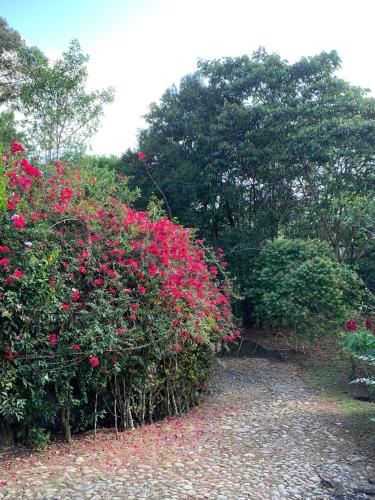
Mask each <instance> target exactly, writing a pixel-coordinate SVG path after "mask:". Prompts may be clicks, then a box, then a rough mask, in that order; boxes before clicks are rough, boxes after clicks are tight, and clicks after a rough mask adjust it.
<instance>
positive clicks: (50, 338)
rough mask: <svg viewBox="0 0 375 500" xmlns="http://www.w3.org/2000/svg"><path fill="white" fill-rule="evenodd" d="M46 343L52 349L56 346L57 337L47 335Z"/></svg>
mask: <svg viewBox="0 0 375 500" xmlns="http://www.w3.org/2000/svg"><path fill="white" fill-rule="evenodd" d="M48 342H49V343H50V345H51V346H53V347H54V346H55V345H56V344H57V335H56V333H51V335H49V337H48Z"/></svg>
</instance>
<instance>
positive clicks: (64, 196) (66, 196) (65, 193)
mask: <svg viewBox="0 0 375 500" xmlns="http://www.w3.org/2000/svg"><path fill="white" fill-rule="evenodd" d="M73 195H74V192H73V189H70V188H65V189H62V190H61V191H60V199H61V200H62V201H69V200H71V199H72V198H73Z"/></svg>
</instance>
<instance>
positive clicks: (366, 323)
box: [346, 317, 375, 335]
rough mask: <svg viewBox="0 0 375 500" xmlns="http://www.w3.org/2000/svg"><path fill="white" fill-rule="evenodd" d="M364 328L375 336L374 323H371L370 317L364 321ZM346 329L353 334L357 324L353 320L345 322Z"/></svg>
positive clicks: (357, 327) (357, 326)
mask: <svg viewBox="0 0 375 500" xmlns="http://www.w3.org/2000/svg"><path fill="white" fill-rule="evenodd" d="M364 326H365V328H366V329H367V330H372V331H373V333H374V335H375V323H373V321H372V318H371V317H367V318H366V319H365V321H364ZM346 329H347V330H348V331H350V332H355V331H357V330H358V329H359V324H358V322H357V321H356V320H355V319H349V320H348V321H347V322H346Z"/></svg>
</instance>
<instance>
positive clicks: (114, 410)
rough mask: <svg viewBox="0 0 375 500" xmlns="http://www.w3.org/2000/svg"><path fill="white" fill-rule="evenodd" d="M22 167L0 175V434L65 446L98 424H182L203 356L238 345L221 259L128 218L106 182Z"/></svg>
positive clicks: (16, 150) (15, 150) (15, 163)
mask: <svg viewBox="0 0 375 500" xmlns="http://www.w3.org/2000/svg"><path fill="white" fill-rule="evenodd" d="M23 153H24V152H23V148H22V146H20V145H17V144H13V145H12V148H11V152H10V154H4V155H3V162H2V164H1V166H0V224H1V242H0V245H1V246H0V328H1V332H2V335H1V338H0V356H1V361H0V379H1V381H2V384H1V389H0V433H1V428H2V429H3V433H4V432H5V429H8V431H9V430H12V429H13V430H14V429H15V430H17V432H18V435H19V436H20V437H21V438H23V439H25V440H28V439H29V440H30V436H31V434H30V432H31V429H34V430H33V433H32V435H43V430H46V431H49V430H53V431H60V430H63V431H64V432H65V435H66V437H67V439H70V435H71V429H73V431H78V430H82V429H86V428H88V427H90V426H95V427H96V422H97V420H98V418H104V419H106V418H107V419H108V418H109V415H111V414H113V415H114V417H113V418H114V422H115V425H116V427H117V426H122V427H123V428H128V427H130V428H131V427H133V426H134V425H135V424H136V423H144V422H146V421H152V420H153V419H154V418H161V417H164V416H167V415H172V414H176V413H179V412H181V411H184V410H186V409H187V408H188V407H189V406H190V405H192V404H194V403H196V401H197V399H198V396H199V392H200V389H201V388H202V387H203V386H204V384H205V382H206V380H207V376H208V374H209V371H210V365H211V361H212V357H213V350H214V345H215V344H216V343H217V342H220V341H224V342H230V341H232V340H234V339H235V338H236V337H237V336H238V332H235V331H234V329H233V323H232V315H231V311H230V305H229V299H228V297H229V295H230V293H231V286H230V283H227V282H225V281H223V280H222V281H219V276H222V277H223V276H225V274H226V273H225V272H224V271H223V272H222V268H221V258H222V257H221V256H222V254H221V253H220V255H216V254H214V253H213V252H212V253H211V254H210V255H208V254H207V253H206V252H205V249H204V247H203V242H202V241H197V240H194V235H193V233H192V232H191V231H190V230H188V229H185V228H183V227H181V226H178V225H176V224H174V223H172V222H171V221H170V220H168V219H167V218H165V217H163V216H157V215H156V214H155V213H153V215H148V214H147V213H145V212H135V211H133V210H132V209H131V208H130V206H129V203H128V202H127V201H126V198H128V199H129V198H131V196H132V194H131V193H130V192H129V191H128V190H127V188H126V184H124V183H125V182H126V181H125V180H121V179H116V177H115V176H114V174H112V173H111V172H109V171H105V170H103V171H101V172H100V173H99V172H94V175H96V177H95V176H94V175H93V172H92V171H90V170H89V169H86V170H80V169H78V168H74V169H73V168H70V167H69V166H68V165H66V164H64V163H61V162H57V163H55V164H54V165H53V166H52V167H48V166H43V171H42V169H40V168H38V167H35V166H34V165H31V163H30V162H29V161H28V160H27V159H26V158H25V157H24V156H23ZM207 259H208V260H209V261H210V266H208V265H207V264H206V262H207ZM35 429H39V430H38V431H35Z"/></svg>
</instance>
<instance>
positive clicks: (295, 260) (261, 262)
mask: <svg viewBox="0 0 375 500" xmlns="http://www.w3.org/2000/svg"><path fill="white" fill-rule="evenodd" d="M248 293H249V295H250V297H251V298H252V300H253V302H254V307H255V314H256V316H257V318H258V319H259V320H261V321H265V322H273V323H275V322H276V323H278V324H282V325H285V326H288V327H291V328H293V329H294V331H295V332H296V333H298V334H301V335H304V336H306V337H307V338H310V339H312V338H314V337H316V336H317V335H323V334H328V333H331V332H333V331H335V330H337V328H338V327H339V326H340V324H342V323H343V321H344V320H345V319H346V318H347V317H348V315H349V314H350V311H351V310H352V309H353V308H354V307H355V305H356V304H357V302H358V301H359V300H360V299H361V296H362V282H361V280H360V279H359V277H358V276H357V275H356V273H355V272H354V271H353V270H351V269H350V268H349V267H347V266H345V265H342V264H340V263H339V262H337V260H336V259H335V258H334V256H333V254H332V251H331V249H330V247H329V246H328V244H326V243H325V242H321V241H318V240H300V239H294V240H289V239H277V240H275V241H273V242H269V243H267V244H266V245H265V247H264V248H263V249H262V251H261V253H260V256H259V258H258V261H257V265H256V269H255V273H254V281H253V285H252V288H251V289H250V290H249V291H248Z"/></svg>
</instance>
